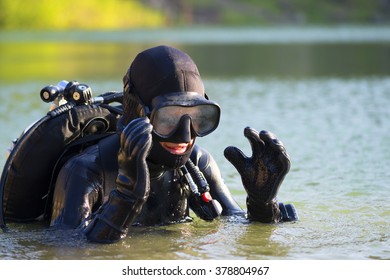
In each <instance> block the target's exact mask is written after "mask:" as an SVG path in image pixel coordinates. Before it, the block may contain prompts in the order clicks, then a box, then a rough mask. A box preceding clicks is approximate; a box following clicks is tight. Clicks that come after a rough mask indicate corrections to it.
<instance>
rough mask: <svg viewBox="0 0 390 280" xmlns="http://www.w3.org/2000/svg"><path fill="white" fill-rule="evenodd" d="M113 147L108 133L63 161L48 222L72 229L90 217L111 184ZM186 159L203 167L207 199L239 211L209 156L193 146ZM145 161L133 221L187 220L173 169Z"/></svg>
mask: <svg viewBox="0 0 390 280" xmlns="http://www.w3.org/2000/svg"><path fill="white" fill-rule="evenodd" d="M118 149H119V137H118V135H113V136H110V137H108V138H106V139H104V140H102V141H101V142H100V143H99V144H97V145H94V146H92V147H89V148H88V149H86V150H85V151H84V152H83V153H82V154H79V155H77V156H75V157H73V158H72V159H70V160H69V161H68V162H67V163H66V164H65V165H64V167H63V168H62V169H61V172H60V174H59V176H58V178H57V183H56V187H55V192H54V197H53V211H52V218H51V225H52V226H61V227H67V228H76V227H78V226H79V225H83V223H84V222H85V221H88V220H89V219H90V218H91V214H92V213H93V212H95V211H96V210H97V209H98V208H99V207H100V206H101V205H102V204H103V202H104V201H105V200H106V199H107V197H108V195H109V193H110V191H111V190H112V189H113V188H114V187H115V179H116V177H117V172H118V163H117V152H118ZM190 158H191V160H192V161H193V163H194V164H195V165H196V166H198V167H199V169H200V170H201V171H202V172H203V174H204V176H205V178H206V180H207V182H208V184H209V187H210V194H211V196H212V197H213V199H216V200H217V201H219V203H220V204H221V206H222V208H223V211H222V215H245V211H243V210H242V209H241V207H240V206H239V205H238V204H237V202H236V201H235V200H234V199H233V197H232V195H231V194H230V191H229V190H228V188H227V187H226V185H225V184H224V182H223V180H222V178H221V173H220V170H219V168H218V166H217V164H216V162H215V161H214V159H213V158H212V156H211V155H210V154H209V153H208V152H207V151H206V150H204V149H202V148H201V147H199V146H197V145H195V147H194V149H193V152H192V154H191V157H190ZM148 166H149V171H150V178H151V179H150V194H149V196H148V199H147V201H146V203H145V204H144V205H143V207H142V210H141V212H140V214H139V215H138V216H137V218H136V219H135V220H134V222H133V224H137V225H161V224H168V223H175V222H181V221H187V220H188V219H190V217H189V209H190V207H189V197H190V195H191V191H190V189H189V187H188V186H187V185H186V184H185V183H184V181H183V177H182V176H180V175H179V172H178V170H177V169H176V170H172V169H166V168H164V166H160V165H154V164H151V163H148ZM195 212H196V209H195Z"/></svg>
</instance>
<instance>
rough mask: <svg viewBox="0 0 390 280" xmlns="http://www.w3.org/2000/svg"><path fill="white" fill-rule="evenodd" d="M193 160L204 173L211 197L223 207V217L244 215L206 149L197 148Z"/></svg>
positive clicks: (192, 156)
mask: <svg viewBox="0 0 390 280" xmlns="http://www.w3.org/2000/svg"><path fill="white" fill-rule="evenodd" d="M191 159H192V161H193V162H194V164H195V165H197V166H198V168H199V170H200V171H201V172H202V173H203V175H204V177H205V178H206V180H207V183H208V184H209V187H210V195H211V197H212V198H213V199H215V200H217V201H218V202H219V203H220V204H221V206H222V213H221V215H223V216H232V215H244V214H245V211H244V210H242V208H241V207H240V206H239V205H238V203H237V202H236V201H235V200H234V198H233V196H232V195H231V193H230V191H229V189H228V187H227V186H226V185H225V183H224V181H223V179H222V176H221V172H220V170H219V167H218V165H217V163H216V162H215V160H214V158H213V157H212V156H211V154H210V153H208V152H207V151H206V150H205V149H202V148H201V147H199V146H195V148H194V151H193V153H192V155H191Z"/></svg>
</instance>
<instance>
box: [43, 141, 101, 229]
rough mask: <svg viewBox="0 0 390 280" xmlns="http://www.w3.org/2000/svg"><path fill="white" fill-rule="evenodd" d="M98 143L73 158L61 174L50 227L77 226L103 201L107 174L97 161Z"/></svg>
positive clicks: (55, 192) (58, 179)
mask: <svg viewBox="0 0 390 280" xmlns="http://www.w3.org/2000/svg"><path fill="white" fill-rule="evenodd" d="M97 154H98V152H97V146H92V147H90V148H88V149H87V150H85V151H84V152H83V153H82V154H79V155H77V156H75V157H72V158H70V159H69V160H68V161H67V162H66V163H65V164H64V166H63V167H62V168H61V171H60V172H59V174H58V177H57V180H56V184H55V189H54V193H53V201H52V204H51V211H52V212H51V217H50V219H51V220H50V226H52V227H56V228H76V227H78V226H79V225H80V223H81V221H83V220H85V219H87V218H88V217H89V216H90V215H91V213H92V208H93V206H94V205H96V204H101V203H102V197H103V188H102V184H103V183H102V182H103V175H102V172H101V170H100V168H99V166H98V165H97V164H96V155H97Z"/></svg>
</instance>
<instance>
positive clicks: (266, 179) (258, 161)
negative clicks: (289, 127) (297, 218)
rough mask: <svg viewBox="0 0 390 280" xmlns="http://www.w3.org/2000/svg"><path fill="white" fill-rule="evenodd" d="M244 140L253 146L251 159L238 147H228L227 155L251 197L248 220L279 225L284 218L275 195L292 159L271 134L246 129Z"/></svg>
mask: <svg viewBox="0 0 390 280" xmlns="http://www.w3.org/2000/svg"><path fill="white" fill-rule="evenodd" d="M244 136H245V137H246V138H248V140H249V142H250V144H251V147H252V153H253V154H252V157H247V156H245V155H244V153H243V152H242V151H241V150H240V149H238V148H237V147H227V148H226V149H225V152H224V154H225V157H226V158H227V159H228V160H229V161H230V162H231V163H232V164H233V165H234V167H235V168H236V169H237V171H238V173H239V174H240V175H241V180H242V183H243V185H244V188H245V190H246V192H247V194H248V197H247V208H248V216H249V218H250V219H253V220H257V221H261V222H279V221H280V220H282V219H283V218H284V217H283V216H282V214H281V211H280V209H279V204H278V203H277V201H276V195H277V193H278V190H279V188H280V185H281V183H282V182H283V179H284V177H285V175H286V174H287V173H288V171H289V169H290V158H289V156H288V154H287V153H286V150H285V148H284V146H283V143H282V142H280V141H279V140H278V139H277V138H276V136H275V135H274V134H272V133H271V132H268V131H261V132H260V133H258V132H257V131H256V130H254V129H252V128H250V127H246V128H245V129H244ZM282 205H283V204H282ZM287 208H288V209H290V208H291V207H290V205H289V206H288V207H287Z"/></svg>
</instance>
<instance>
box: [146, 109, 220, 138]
mask: <svg viewBox="0 0 390 280" xmlns="http://www.w3.org/2000/svg"><path fill="white" fill-rule="evenodd" d="M184 115H188V116H189V117H190V118H191V125H192V129H193V130H194V132H195V133H196V135H197V136H205V135H207V134H209V133H210V132H212V131H213V130H214V129H216V128H217V126H218V123H219V115H220V110H219V107H218V106H214V105H211V104H204V105H196V106H192V107H185V106H176V105H170V106H166V107H161V108H159V109H158V110H156V111H155V112H153V113H152V116H151V122H152V124H153V128H154V131H155V133H157V134H158V135H159V136H161V137H169V136H170V135H171V134H172V133H173V132H175V130H176V128H177V127H178V125H179V123H180V120H181V118H182V117H183V116H184Z"/></svg>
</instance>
